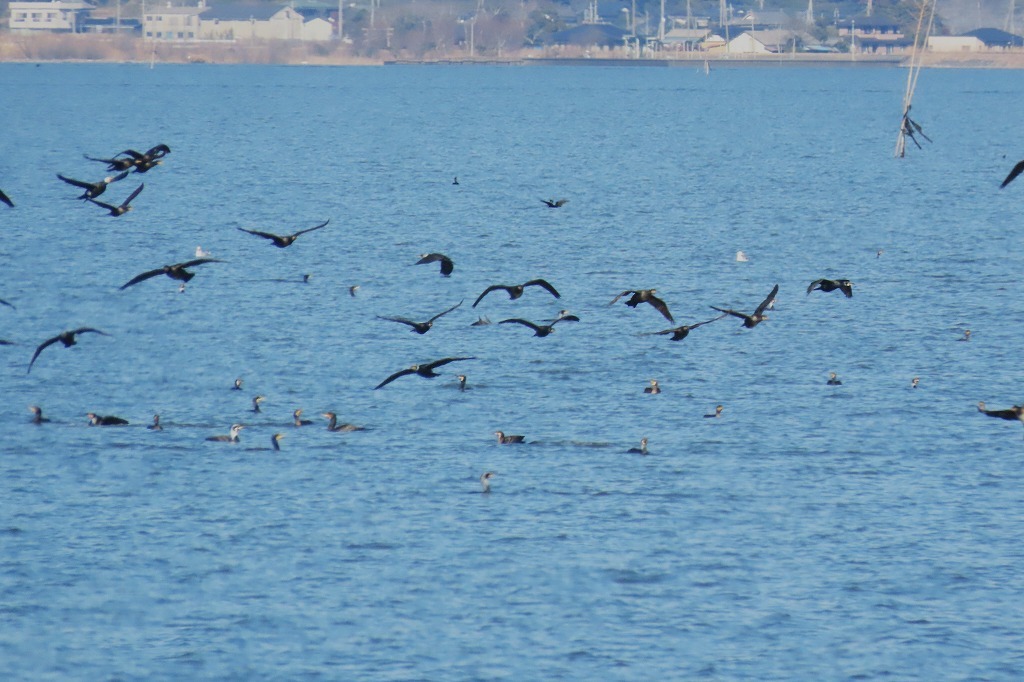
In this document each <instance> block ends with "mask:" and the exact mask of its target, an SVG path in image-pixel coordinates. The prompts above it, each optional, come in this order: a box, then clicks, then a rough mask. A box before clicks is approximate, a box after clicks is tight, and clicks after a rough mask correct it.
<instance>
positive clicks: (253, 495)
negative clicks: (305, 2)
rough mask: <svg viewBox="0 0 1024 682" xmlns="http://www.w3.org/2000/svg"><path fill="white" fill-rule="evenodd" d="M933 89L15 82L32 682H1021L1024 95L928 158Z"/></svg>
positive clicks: (39, 78)
mask: <svg viewBox="0 0 1024 682" xmlns="http://www.w3.org/2000/svg"><path fill="white" fill-rule="evenodd" d="M905 79H906V73H905V71H903V70H899V69H889V68H865V69H800V68H793V69H773V68H761V69H718V70H713V71H712V72H711V73H710V75H708V76H705V75H704V74H703V73H700V72H698V71H697V70H694V69H690V68H674V69H642V68H640V69H633V68H611V69H605V68H541V67H524V68H498V67H475V68H470V67H466V68H443V67H439V68H428V67H408V68H406V67H393V68H391V67H388V68H367V69H362V68H344V69H334V68H316V69H314V68H285V67H278V68H270V67H217V66H191V67H180V66H164V65H157V66H156V68H154V69H150V68H148V67H147V65H121V66H94V65H43V66H35V65H16V66H12V65H2V66H0V88H2V92H3V93H4V94H3V102H4V104H3V106H2V107H0V123H2V129H3V130H4V135H3V136H2V139H0V188H2V189H3V190H4V191H5V192H6V193H7V194H9V195H10V196H11V198H12V199H13V200H14V202H15V203H16V207H15V208H14V209H7V208H6V207H4V206H0V231H2V233H3V240H2V241H0V262H2V263H3V270H2V274H0V298H3V299H5V300H7V301H10V302H11V303H12V304H14V306H16V308H14V309H12V308H8V307H0V338H5V339H7V340H9V341H12V342H13V343H14V345H9V346H0V382H2V384H0V385H2V387H3V395H4V398H5V399H4V400H3V401H2V403H0V442H2V447H0V594H2V598H0V678H3V679H11V680H42V679H53V680H58V679H59V680H65V679H82V680H106V679H175V680H180V679H246V680H254V679H267V680H269V679H275V680H280V679H288V680H298V679H324V680H340V679H367V680H368V679H373V680H470V679H481V680H485V679H488V680H489V679H502V680H539V679H545V680H555V679H580V680H582V679H587V680H594V679H602V680H610V679H622V680H641V679H646V680H653V679H699V678H704V679H723V680H765V679H807V680H823V679H835V680H844V679H880V678H889V679H927V680H935V679H946V680H953V679H971V680H975V679H979V680H980V679H987V680H997V679H1005V680H1012V679H1021V678H1022V677H1024V657H1022V654H1021V652H1022V651H1024V635H1022V634H1021V633H1022V632H1024V616H1022V613H1024V611H1022V609H1021V605H1022V601H1024V579H1022V572H1021V569H1020V565H1021V561H1022V558H1024V557H1022V554H1024V552H1022V550H1021V543H1020V538H1021V536H1022V534H1024V512H1022V509H1024V506H1022V503H1024V493H1022V487H1024V438H1022V429H1021V427H1020V425H1019V424H1016V423H1014V422H1010V421H1002V420H997V419H990V418H987V417H985V416H984V415H981V414H979V413H978V411H977V410H976V408H975V404H976V402H977V401H979V400H984V401H986V402H987V403H988V404H989V405H990V406H991V407H997V408H1005V407H1009V406H1010V405H1013V404H1017V403H1019V402H1020V401H1021V400H1022V394H1021V388H1020V382H1021V367H1020V362H1019V350H1020V337H1019V334H1020V329H1021V321H1022V317H1024V299H1022V297H1021V296H1020V292H1019V287H1020V273H1021V271H1022V267H1024V250H1022V248H1021V247H1022V238H1021V229H1022V224H1021V215H1022V209H1024V184H1019V182H1018V183H1016V184H1014V185H1011V186H1009V187H1008V188H1007V189H1005V190H1002V191H1000V190H998V189H997V188H998V185H999V182H1000V181H1001V179H1002V178H1003V176H1004V175H1005V174H1006V172H1007V170H1008V169H1009V168H1010V167H1011V166H1012V165H1013V163H1015V162H1016V161H1017V160H1019V159H1020V158H1022V155H1024V148H1022V145H1021V142H1020V140H1021V127H1020V116H1019V114H1020V111H1021V106H1022V101H1024V97H1022V93H1024V84H1022V81H1021V79H1020V77H1019V75H1018V74H1017V73H1016V72H986V71H970V72H967V71H928V72H926V73H924V74H923V75H922V76H921V79H920V81H919V84H918V92H917V96H916V98H915V104H914V114H915V118H916V119H917V120H918V121H919V122H920V123H921V124H922V125H923V126H924V128H925V131H926V132H927V133H928V135H929V136H930V137H931V138H932V139H933V140H934V143H933V144H926V148H925V149H923V150H918V149H916V148H914V147H913V146H911V149H910V150H909V151H908V155H907V158H905V159H903V160H896V159H893V158H892V150H893V144H894V142H895V133H896V130H897V126H898V122H899V113H900V100H901V97H902V93H903V88H904V84H905ZM157 143H165V144H167V145H169V146H170V148H171V150H172V151H171V153H170V154H169V155H168V156H167V157H166V158H165V159H164V164H163V165H162V166H160V167H158V168H156V169H154V170H152V171H150V172H148V173H146V174H144V175H142V174H135V175H132V176H129V178H128V179H126V180H124V181H122V182H121V183H119V184H115V185H112V186H111V188H110V189H109V190H108V191H107V194H106V195H105V197H103V198H105V199H111V200H114V201H116V202H120V201H121V200H122V199H123V198H124V197H126V196H127V195H128V194H129V193H130V191H131V190H132V189H133V188H134V187H135V186H136V185H137V184H138V183H139V182H144V183H145V189H144V190H143V192H142V193H141V194H140V195H139V197H138V198H137V199H136V200H135V201H134V204H133V205H134V210H133V211H132V212H131V213H128V214H127V215H125V216H122V217H120V218H112V217H109V216H107V215H105V213H104V212H103V211H102V210H101V209H99V208H98V207H96V206H92V205H89V204H83V203H81V202H79V201H77V200H76V199H75V198H74V197H75V196H76V195H77V193H76V191H75V188H73V187H70V186H67V185H65V184H63V183H61V182H60V181H59V180H58V179H57V178H56V177H55V174H56V173H62V174H65V175H68V176H71V177H75V178H81V179H87V180H95V179H98V178H99V177H102V175H103V173H104V171H103V168H104V167H103V166H102V164H99V163H96V162H93V161H88V160H86V159H84V158H83V154H89V155H91V156H112V155H114V154H116V153H117V152H119V151H121V150H122V149H125V148H129V147H130V148H134V149H140V150H142V149H146V148H148V147H150V146H152V145H155V144H157ZM455 176H458V179H459V184H458V185H453V184H452V179H453V177H455ZM1020 182H1024V181H1020ZM561 197H564V198H568V199H569V202H568V203H567V204H566V205H565V206H563V207H562V208H559V209H557V210H555V209H549V208H547V207H545V206H544V205H543V204H541V203H540V201H538V200H539V199H540V198H561ZM327 219H330V224H329V225H328V226H327V227H326V228H324V229H322V230H319V231H317V232H313V233H311V234H307V235H303V236H302V237H300V238H299V239H298V240H297V241H296V242H295V244H293V245H292V246H291V247H289V248H287V249H277V248H274V247H273V246H272V245H270V244H269V243H268V242H265V241H264V240H262V239H260V238H258V237H254V236H251V235H248V234H245V233H243V232H240V231H238V230H237V229H236V228H247V229H255V230H262V231H269V232H275V233H278V234H287V233H291V232H294V231H296V230H299V229H303V228H307V227H311V226H313V225H315V224H317V223H320V222H322V221H324V220H327ZM198 245H201V246H202V247H203V248H204V249H205V250H208V251H210V252H211V253H212V254H213V256H214V257H216V258H219V259H222V260H223V261H225V262H223V263H210V264H205V265H202V266H199V267H198V268H196V272H197V275H196V277H195V279H194V280H193V281H192V282H190V283H189V285H188V287H187V289H186V290H185V292H184V293H179V292H178V288H177V282H174V281H172V280H170V279H168V278H166V277H163V276H160V277H157V278H154V279H150V280H147V281H145V282H142V283H140V284H138V285H136V286H134V287H131V288H129V289H127V290H124V291H120V290H119V289H118V287H119V286H120V285H122V284H123V283H125V282H127V281H128V280H129V279H131V278H132V277H133V276H134V275H136V274H138V273H140V272H143V271H145V270H149V269H152V268H157V267H160V266H161V265H163V264H165V263H176V262H181V261H185V260H190V259H192V258H194V255H193V254H194V252H195V249H196V246H198ZM738 250H743V251H744V252H746V254H747V255H748V256H749V261H748V262H736V259H735V254H736V251H738ZM879 250H882V253H881V254H880V255H878V252H879ZM428 251H441V252H444V253H447V254H448V255H450V256H451V257H452V258H453V259H454V261H455V264H456V265H455V272H454V274H453V275H452V277H450V278H442V277H440V276H439V273H438V270H437V266H436V265H424V266H413V263H415V262H416V260H417V258H418V256H419V254H421V253H425V252H428ZM304 274H311V275H312V276H311V278H310V280H309V282H308V283H304V282H303V281H302V276H303V275H304ZM537 277H543V278H545V279H547V280H548V281H550V282H551V283H552V284H553V285H554V286H555V287H556V288H557V289H558V291H559V292H560V293H561V299H558V300H556V299H555V298H553V297H552V296H550V295H549V294H547V293H546V292H544V291H542V290H540V289H538V288H529V289H527V291H526V293H525V294H524V296H523V297H522V298H520V299H518V300H515V301H512V300H509V299H508V298H507V296H505V295H504V294H503V293H502V292H495V293H491V294H489V295H488V296H486V297H485V298H484V299H483V300H482V301H481V302H480V304H479V305H478V306H477V307H476V308H475V309H473V308H471V304H472V303H473V301H474V300H475V299H476V297H477V296H478V295H479V294H480V293H481V292H482V291H483V290H484V289H485V288H486V287H487V286H489V285H491V284H517V283H522V282H525V281H527V280H530V279H533V278H537ZM821 277H832V278H849V279H851V280H853V282H854V286H855V293H854V296H853V298H852V299H849V300H847V299H845V298H843V297H842V296H841V295H840V294H839V292H835V293H831V294H825V293H821V292H815V293H814V294H812V295H807V294H806V293H805V290H806V288H807V285H808V284H809V283H810V282H811V281H812V280H815V279H818V278H821ZM776 283H778V284H779V287H780V291H779V295H778V300H777V304H776V306H775V309H774V310H772V311H770V313H769V315H770V318H771V319H770V320H768V321H766V322H764V323H763V324H761V325H759V326H758V327H757V328H755V329H743V328H741V327H740V325H739V320H736V319H734V318H729V319H726V320H721V321H718V322H715V323H714V324H711V325H707V326H705V327H701V328H699V329H695V330H694V331H693V333H692V334H691V335H690V336H689V337H688V338H686V339H685V340H683V341H680V342H673V341H670V340H669V339H668V338H667V337H665V336H656V335H650V336H644V335H642V334H643V333H645V332H656V331H660V330H663V329H666V328H668V327H671V326H673V325H671V324H670V323H668V322H667V321H666V320H664V319H663V318H662V317H661V316H660V315H659V314H658V313H657V312H656V311H655V310H654V309H653V308H650V307H648V306H646V305H641V306H639V307H638V308H636V309H635V310H634V309H630V308H628V307H626V306H624V305H623V304H622V301H620V302H619V303H617V304H616V305H615V306H612V307H609V306H608V302H609V301H610V300H611V299H612V298H613V297H614V296H615V295H616V294H618V293H619V292H621V291H623V290H626V289H636V288H650V287H654V288H656V289H657V290H658V294H659V295H660V296H662V297H663V298H664V300H665V301H666V302H667V303H668V305H669V307H670V308H671V310H672V311H673V313H674V315H675V318H676V323H677V324H682V323H694V322H698V321H703V320H707V319H710V317H711V316H712V315H713V314H714V311H712V310H711V309H710V308H709V306H711V305H716V306H720V307H732V308H736V309H739V310H744V311H747V312H749V311H751V310H753V308H754V307H756V306H757V304H758V303H759V302H760V301H761V300H762V299H763V298H764V297H765V295H766V294H767V293H768V292H769V291H770V289H771V288H772V286H773V285H774V284H776ZM354 285H358V286H359V288H358V289H357V290H356V293H355V295H354V296H352V295H350V293H349V287H351V286H354ZM459 301H464V302H463V304H462V306H461V307H460V308H459V309H457V310H455V311H454V312H452V313H451V314H449V315H447V316H445V317H442V318H441V319H439V320H438V321H437V322H436V323H435V326H434V328H433V329H432V330H431V331H430V332H429V333H428V334H426V335H423V336H420V335H417V334H414V333H411V332H410V331H409V330H408V328H406V327H404V326H402V325H400V324H397V323H394V322H388V321H383V320H380V319H377V317H376V316H378V315H382V316H404V317H409V318H413V319H416V320H425V319H427V318H429V317H430V316H432V315H434V314H436V313H437V312H440V311H441V310H444V309H445V308H448V307H450V306H452V305H454V304H456V303H458V302H459ZM561 309H568V310H570V311H572V312H573V313H574V314H576V315H578V316H579V317H580V318H581V321H580V322H578V323H560V324H559V325H558V326H557V327H556V333H554V334H552V335H550V336H548V337H546V338H535V337H533V336H532V335H531V332H530V331H529V330H528V329H526V328H525V327H521V326H518V325H498V324H492V325H490V326H471V325H470V323H471V322H473V321H475V320H477V318H478V317H480V316H485V317H487V318H489V319H490V320H491V321H492V322H498V321H499V320H503V319H507V318H512V317H520V318H525V319H529V320H534V321H538V322H539V321H543V320H548V319H551V318H553V317H554V316H555V315H556V314H557V313H558V311H559V310H561ZM80 326H90V327H96V328H99V329H101V330H103V331H105V332H107V333H109V334H110V336H109V337H108V336H100V335H97V334H85V335H82V336H81V337H80V339H79V344H78V345H77V346H75V347H72V348H70V349H64V348H63V347H62V346H61V345H60V344H55V345H53V346H51V347H49V348H47V349H46V350H44V351H43V352H42V353H41V354H40V356H39V359H38V360H37V361H36V363H35V366H34V367H33V369H32V372H31V373H30V374H28V373H26V369H27V366H28V362H29V359H30V358H31V355H32V352H33V350H34V349H35V347H36V346H37V345H38V344H39V343H40V342H41V341H43V340H44V339H46V338H48V337H51V336H53V335H54V334H56V333H58V332H59V331H61V330H62V329H68V328H75V327H80ZM965 329H970V330H972V332H973V335H972V339H971V340H970V341H969V342H966V343H965V342H961V341H959V339H960V338H961V337H962V335H963V331H964V330H965ZM444 357H472V358H473V359H471V360H464V361H460V362H458V363H452V364H449V365H447V366H444V367H442V368H440V369H439V371H440V372H441V374H442V376H440V377H438V378H435V379H432V380H426V379H422V378H420V377H416V376H411V377H402V378H400V379H398V380H396V381H395V382H394V383H392V384H389V385H388V386H386V387H384V388H382V389H381V390H378V391H375V390H373V387H374V386H375V385H377V384H378V383H379V382H380V381H382V380H383V379H384V378H385V377H387V376H388V375H390V374H391V373H393V372H395V371H397V370H400V369H402V368H404V367H407V366H409V365H411V364H413V363H417V362H425V361H430V360H434V359H438V358H444ZM832 371H834V372H837V373H838V374H839V376H840V378H841V379H842V380H843V384H842V386H838V387H835V386H827V385H826V384H825V381H826V379H827V377H828V373H829V372H832ZM459 373H465V374H466V375H467V376H468V386H469V387H470V390H468V391H465V392H461V391H459V390H458V385H457V381H456V379H455V375H456V374H459ZM236 377H241V378H242V379H243V380H244V385H243V388H244V390H243V391H233V390H231V385H232V382H233V381H234V379H235V378H236ZM914 377H919V379H920V384H919V386H918V387H917V388H916V389H915V388H911V379H912V378H914ZM650 379H657V380H658V381H659V382H660V384H661V386H662V387H663V392H662V393H661V394H659V395H648V394H645V393H644V392H643V388H644V387H645V386H646V385H647V384H648V381H649V380H650ZM256 394H262V395H264V396H266V401H265V402H264V403H263V406H262V412H261V413H259V414H254V413H253V412H251V411H250V409H251V400H252V398H253V396H255V395H256ZM32 404H37V405H40V406H42V408H43V411H44V414H45V415H46V416H47V417H49V418H50V419H51V421H50V422H49V423H47V424H44V425H42V426H34V425H32V424H31V423H30V419H31V415H30V414H29V412H28V410H27V407H28V406H29V405H32ZM716 404H721V405H723V406H724V411H723V413H722V417H721V418H720V419H704V418H703V415H704V414H706V413H709V412H711V411H712V410H713V409H714V406H715V405H716ZM297 408H302V409H303V410H304V416H305V417H307V418H310V419H312V420H313V424H311V425H308V426H305V427H302V428H295V427H293V426H291V412H292V410H294V409H297ZM90 411H91V412H96V413H99V414H108V415H109V414H114V415H119V416H121V417H123V418H125V419H128V420H129V421H130V422H131V424H130V425H129V426H126V427H119V428H114V427H110V428H100V427H90V426H88V424H87V421H86V419H85V416H84V415H85V413H87V412H90ZM326 411H334V412H337V413H338V414H339V416H340V418H341V419H342V420H343V421H346V422H353V423H356V424H360V425H364V426H365V427H366V430H365V431H360V432H353V433H330V432H328V431H327V430H326V429H325V428H324V427H325V423H326V420H324V419H323V418H322V417H321V416H320V415H321V413H323V412H326ZM154 413H159V414H160V415H161V417H162V420H163V423H164V424H165V429H164V430H163V431H162V432H152V431H149V430H147V429H146V428H145V425H146V424H147V423H149V421H150V419H151V416H152V415H153V414H154ZM235 422H238V423H242V424H244V425H245V427H246V428H245V430H243V431H242V436H241V442H240V443H238V444H224V443H215V442H207V441H206V440H205V438H206V437H208V436H211V435H215V434H222V433H227V431H228V428H229V427H230V425H231V424H232V423H235ZM496 430H503V431H505V432H507V433H514V434H523V435H525V436H526V439H527V441H528V443H527V444H526V445H518V446H501V445H499V444H498V443H497V442H496V439H495V437H494V435H493V433H494V431H496ZM275 432H282V433H284V434H285V438H284V439H283V441H282V450H281V452H273V451H271V450H270V437H271V435H272V434H273V433H275ZM642 437H647V438H648V439H649V442H650V454H649V455H647V456H640V455H636V454H629V453H627V452H626V451H627V450H628V449H629V448H631V447H636V446H637V445H638V444H639V440H640V438H642ZM485 471H493V472H495V473H496V476H495V479H494V484H493V489H492V492H491V493H490V494H486V495H485V494H481V493H480V484H479V482H478V478H479V476H480V475H481V474H482V473H483V472H485Z"/></svg>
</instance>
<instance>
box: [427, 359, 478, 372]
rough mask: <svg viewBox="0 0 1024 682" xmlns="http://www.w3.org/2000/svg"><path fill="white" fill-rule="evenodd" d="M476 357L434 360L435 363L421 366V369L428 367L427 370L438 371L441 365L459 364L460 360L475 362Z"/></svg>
mask: <svg viewBox="0 0 1024 682" xmlns="http://www.w3.org/2000/svg"><path fill="white" fill-rule="evenodd" d="M475 359H476V358H474V357H463V358H442V359H441V360H434V361H433V362H430V363H427V364H426V365H420V369H423V368H424V367H426V368H427V369H431V370H433V369H437V368H438V367H440V366H441V365H447V364H448V363H449V362H458V361H459V360H475Z"/></svg>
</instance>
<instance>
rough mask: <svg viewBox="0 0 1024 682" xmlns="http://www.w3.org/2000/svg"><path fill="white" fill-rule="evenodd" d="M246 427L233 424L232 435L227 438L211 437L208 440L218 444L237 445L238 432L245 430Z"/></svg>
mask: <svg viewBox="0 0 1024 682" xmlns="http://www.w3.org/2000/svg"><path fill="white" fill-rule="evenodd" d="M244 428H245V426H244V425H242V424H232V425H231V433H229V434H228V435H226V436H209V437H208V438H207V439H206V440H209V441H214V442H217V443H237V442H238V432H239V431H241V430H242V429H244Z"/></svg>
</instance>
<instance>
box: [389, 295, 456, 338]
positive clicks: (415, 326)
mask: <svg viewBox="0 0 1024 682" xmlns="http://www.w3.org/2000/svg"><path fill="white" fill-rule="evenodd" d="M460 305H462V301H459V302H458V303H456V304H455V305H453V306H452V307H451V308H449V309H448V310H444V311H442V312H439V313H438V314H437V315H434V316H433V317H432V318H430V319H429V320H427V321H426V322H414V321H413V320H410V319H408V318H405V317H382V316H381V315H378V316H377V319H379V320H388V321H389V322H401V323H402V324H407V325H409V326H410V327H412V329H411V331H414V332H416V333H417V334H426V333H427V332H429V331H430V328H431V327H433V326H434V322H435V321H436V320H437V318H439V317H441V316H443V315H447V314H448V313H450V312H451V311H453V310H455V309H456V308H458V307H459V306H460Z"/></svg>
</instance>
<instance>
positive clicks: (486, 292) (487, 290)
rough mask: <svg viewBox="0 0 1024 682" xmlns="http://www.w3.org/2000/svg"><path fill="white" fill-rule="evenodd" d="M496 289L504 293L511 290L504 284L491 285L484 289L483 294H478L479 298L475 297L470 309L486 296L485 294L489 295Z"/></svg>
mask: <svg viewBox="0 0 1024 682" xmlns="http://www.w3.org/2000/svg"><path fill="white" fill-rule="evenodd" d="M498 289H503V290H505V291H510V290H511V289H512V287H509V286H506V285H504V284H492V285H491V286H489V287H487V288H486V289H484V292H483V293H482V294H480V295H479V296H477V297H476V300H475V301H473V305H472V307H473V308H475V307H476V304H477V303H479V302H480V301H481V300H482V299H483V297H484V296H486V295H487V294H489V293H491V292H492V291H497V290H498Z"/></svg>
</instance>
